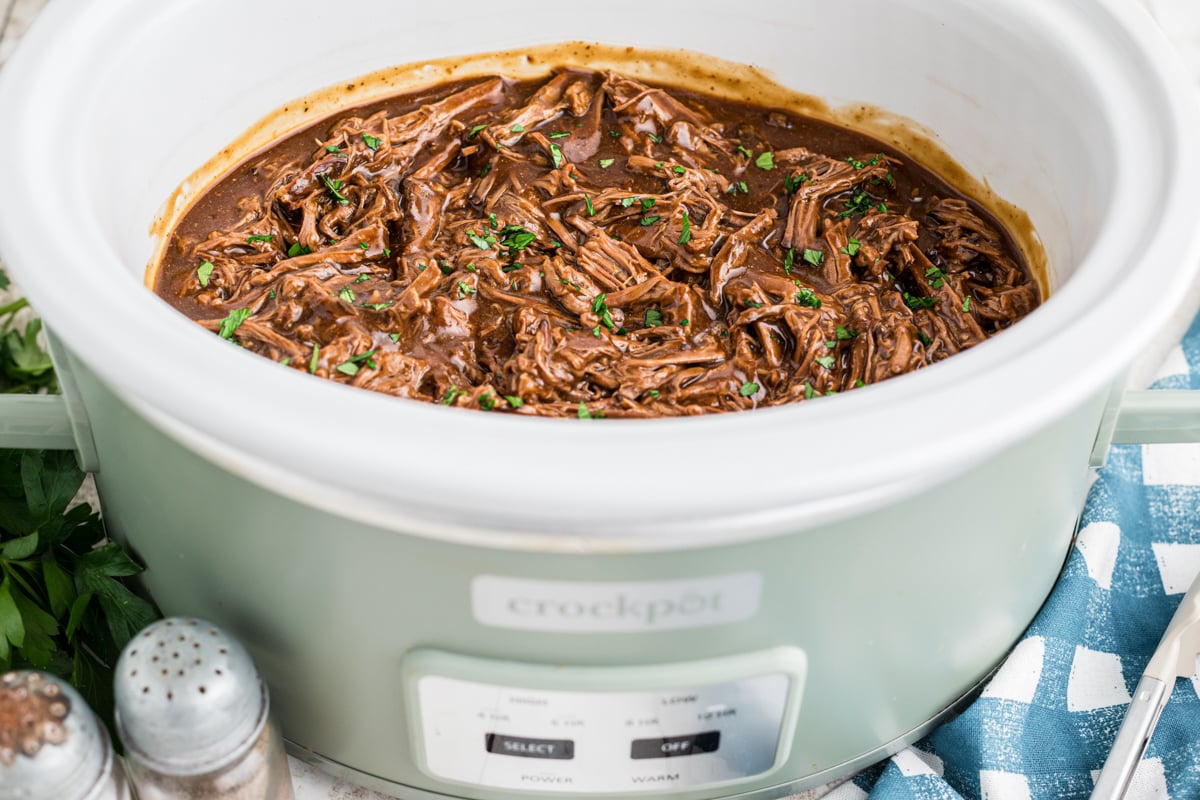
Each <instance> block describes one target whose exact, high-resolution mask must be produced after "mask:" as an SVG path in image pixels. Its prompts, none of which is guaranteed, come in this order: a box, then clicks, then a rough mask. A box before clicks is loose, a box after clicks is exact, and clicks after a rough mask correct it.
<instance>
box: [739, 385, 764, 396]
mask: <svg viewBox="0 0 1200 800" xmlns="http://www.w3.org/2000/svg"><path fill="white" fill-rule="evenodd" d="M758 388H759V387H758V384H757V383H754V382H753V381H746V382H745V383H743V384H742V388H740V389H738V394H740V395H741V396H742V397H750V396H751V395H755V394H758Z"/></svg>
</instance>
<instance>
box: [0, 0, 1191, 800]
mask: <svg viewBox="0 0 1200 800" xmlns="http://www.w3.org/2000/svg"><path fill="white" fill-rule="evenodd" d="M569 41H594V42H604V43H609V44H618V45H631V46H635V47H639V48H649V49H659V50H661V49H675V48H685V49H687V50H689V51H695V52H698V53H704V54H708V55H711V56H713V57H717V58H722V59H727V60H729V61H733V62H738V63H744V64H750V65H752V66H753V67H754V68H756V69H759V70H762V71H763V73H765V74H770V75H772V76H774V77H775V78H776V79H777V80H779V81H781V82H782V83H784V84H786V85H788V86H791V87H794V88H796V89H798V90H801V91H803V92H806V93H808V94H811V95H813V96H815V97H818V98H820V99H821V100H822V101H823V102H824V103H826V104H827V105H828V107H830V108H831V109H835V110H836V109H843V110H846V111H847V113H851V112H853V111H854V110H855V109H861V108H866V107H872V108H882V109H886V111H887V112H888V113H889V114H891V115H894V117H893V118H894V119H895V120H904V121H906V122H905V123H904V124H906V125H911V126H912V127H914V128H918V127H919V128H920V129H921V130H925V131H927V132H932V133H929V134H928V135H930V136H933V137H934V138H935V140H936V142H937V144H938V145H939V146H940V147H942V148H943V149H944V150H946V151H947V152H948V153H949V154H950V155H951V156H953V158H955V159H956V160H957V161H958V162H959V163H960V164H961V165H962V166H963V167H964V168H965V169H966V170H967V171H968V172H970V173H971V174H973V175H976V176H978V177H979V178H980V179H981V180H983V181H984V182H986V184H987V185H988V187H990V189H991V190H992V191H994V192H995V193H996V195H997V196H999V197H1002V198H1004V199H1006V200H1008V201H1011V202H1012V203H1014V204H1016V205H1017V206H1018V207H1020V208H1022V209H1024V210H1025V211H1026V212H1027V213H1028V214H1029V216H1030V218H1031V219H1032V221H1033V223H1034V225H1035V227H1036V229H1037V231H1038V233H1039V235H1040V237H1041V241H1042V244H1043V246H1044V248H1045V251H1046V254H1047V256H1048V264H1049V274H1048V280H1049V282H1050V284H1051V286H1052V292H1051V295H1050V297H1049V299H1048V301H1047V302H1046V303H1045V304H1044V305H1043V306H1042V307H1041V308H1040V309H1039V310H1038V311H1036V312H1035V313H1034V314H1033V315H1031V316H1030V317H1029V318H1028V319H1026V320H1024V321H1022V322H1021V323H1020V324H1018V325H1016V326H1015V327H1013V328H1012V329H1011V330H1009V331H1006V332H1004V333H1003V334H1002V335H1000V336H998V337H996V338H994V339H992V340H989V341H987V342H985V343H984V344H982V345H980V346H979V347H977V348H975V349H973V350H971V351H970V352H968V353H965V354H962V355H960V356H956V357H955V358H953V359H950V360H949V361H947V362H944V363H941V364H938V365H936V366H934V367H931V368H929V369H927V370H923V371H921V372H919V373H916V374H912V375H908V376H904V377H900V378H897V379H894V380H891V381H888V382H886V383H884V384H881V385H878V386H872V387H868V388H866V389H863V390H859V391H856V392H853V393H850V394H849V395H846V396H841V397H838V398H836V399H830V400H822V401H820V402H814V403H801V404H799V405H797V406H793V407H786V408H778V409H771V410H764V411H756V412H749V413H741V414H734V415H727V416H720V417H714V418H708V419H690V420H657V421H653V420H652V421H629V422H622V421H617V420H611V421H604V422H596V421H590V422H585V421H578V420H570V421H565V420H529V419H513V418H498V417H495V416H489V415H484V414H477V413H469V412H458V411H454V410H448V409H443V408H437V407H431V406H426V405H423V404H419V403H410V402H405V401H398V400H395V399H392V398H387V397H382V396H377V395H374V394H371V393H368V392H360V391H357V390H353V389H350V388H347V387H344V386H339V385H335V384H332V383H328V382H323V381H319V380H313V379H311V378H309V377H308V376H304V375H300V374H297V373H295V372H291V371H287V370H280V369H278V368H276V367H275V366H274V365H272V364H270V363H269V362H266V361H265V360H262V359H258V358H256V357H254V356H251V355H249V354H246V353H243V352H239V350H238V348H235V347H231V346H228V345H227V344H226V343H223V342H220V341H218V340H217V339H216V338H215V337H213V336H211V334H209V333H207V332H205V331H203V330H201V329H200V328H199V327H198V326H195V325H194V324H193V323H191V322H189V321H188V320H186V319H184V318H183V317H181V316H179V315H177V314H176V313H175V312H173V311H172V310H171V309H169V308H168V307H167V306H166V305H165V304H164V303H162V302H161V301H160V300H159V299H158V298H156V297H155V296H154V295H153V294H152V293H151V292H150V291H149V290H147V289H146V288H145V286H144V285H143V275H144V272H145V269H146V265H147V262H148V261H149V260H150V259H151V257H152V255H153V253H154V249H155V246H156V243H157V241H158V238H159V237H160V236H162V235H163V233H164V232H165V226H166V224H168V222H169V220H170V219H172V218H173V216H174V215H175V214H177V213H178V211H179V210H180V208H182V206H183V205H185V204H186V202H187V200H188V199H189V198H190V197H192V196H194V195H195V193H196V192H197V191H199V190H200V189H201V188H202V186H200V185H199V184H198V182H197V181H195V180H192V181H190V182H189V181H186V180H185V179H187V177H188V176H189V175H193V174H202V172H201V173H197V170H199V169H201V167H203V165H205V164H206V163H209V160H210V158H212V157H213V156H214V154H217V155H218V157H219V158H224V159H225V162H224V163H228V162H229V159H231V158H234V157H236V156H237V155H241V154H243V153H245V152H248V151H249V150H251V149H253V147H255V146H257V145H258V144H261V143H262V142H264V141H266V140H267V139H269V138H270V137H271V136H273V135H274V134H276V133H280V132H282V127H281V126H285V125H295V124H297V123H298V122H299V121H303V120H305V119H310V120H311V119H315V118H318V117H319V116H321V115H323V113H324V112H325V111H326V110H327V109H328V107H329V103H332V102H334V101H335V100H337V99H339V98H338V95H339V94H343V93H345V95H346V97H353V98H360V97H362V96H363V95H362V94H361V92H363V91H366V92H368V93H369V92H383V91H386V90H387V89H388V88H389V85H390V84H389V81H401V82H403V81H414V80H419V79H423V78H429V79H431V80H432V79H436V78H437V76H438V75H439V74H440V73H439V70H440V69H445V65H446V64H447V63H452V62H447V61H446V59H452V60H453V59H465V58H466V57H467V56H469V55H471V54H475V53H481V52H492V51H499V50H512V49H514V48H515V49H520V48H528V47H532V46H534V45H540V44H546V43H553V42H569ZM1169 52H1170V48H1169V47H1168V45H1167V44H1166V42H1165V41H1164V40H1163V38H1162V37H1161V34H1160V33H1158V31H1157V30H1156V29H1155V27H1154V25H1153V23H1152V22H1151V20H1150V19H1149V18H1148V17H1147V16H1146V15H1145V13H1144V12H1143V11H1141V10H1140V9H1139V8H1138V7H1136V6H1135V5H1134V4H1132V3H1129V2H1125V0H992V1H991V2H988V3H977V2H970V0H938V2H927V1H922V0H887V1H886V2H885V1H884V0H846V2H841V3H815V2H803V3H785V2H766V1H763V2H753V3H741V4H730V3H723V2H716V0H696V2H693V3H691V4H689V5H688V7H687V8H686V9H683V8H680V7H678V6H676V5H673V4H646V3H640V2H633V1H632V0H610V2H607V3H605V4H603V6H598V7H594V8H589V9H586V11H585V10H583V9H576V8H574V7H571V8H567V7H550V6H546V5H543V4H538V3H534V2H532V1H531V0H514V2H510V3H506V4H504V5H502V6H497V5H496V4H492V3H483V2H473V1H472V0H464V1H463V2H459V3H454V4H399V3H392V4H376V5H373V6H369V7H364V8H362V9H358V10H356V11H355V12H354V15H353V16H352V17H348V16H347V12H346V11H345V9H344V8H343V7H340V6H338V5H337V4H331V3H327V2H316V1H315V0H259V1H258V2H255V3H252V4H247V3H237V2H233V0H178V1H177V2H172V3H156V2H150V0H108V1H107V2H104V3H89V2H86V0H57V1H56V2H55V3H53V4H51V6H50V7H49V8H48V9H47V10H46V11H45V13H44V14H43V15H42V17H41V18H40V19H39V20H38V22H37V23H36V25H35V26H34V28H33V29H32V30H31V31H30V32H29V34H28V35H27V37H26V40H25V42H24V43H23V45H22V48H21V49H20V51H19V52H18V53H17V54H16V56H15V57H14V58H13V59H12V61H11V62H10V63H9V65H8V67H7V68H6V69H5V71H4V73H3V74H2V75H0V109H2V114H0V174H3V176H4V179H3V181H0V209H2V211H0V253H2V254H3V256H4V258H5V259H6V260H7V261H8V263H9V265H10V267H11V269H12V272H13V274H14V276H15V278H16V280H17V282H18V283H19V284H20V286H21V287H22V289H23V290H24V291H25V292H26V293H27V294H28V296H29V297H30V299H31V301H32V302H33V304H34V306H35V307H36V308H37V309H38V310H39V311H40V313H41V314H42V315H43V316H44V318H45V320H46V322H47V325H48V327H49V329H50V330H51V332H52V341H51V344H52V346H53V350H54V355H55V360H56V365H57V367H58V370H59V373H60V376H61V382H62V385H63V395H62V396H61V397H55V398H24V399H20V400H12V401H9V402H8V403H7V404H6V407H5V408H4V409H3V411H2V412H0V413H2V414H3V415H4V417H5V420H6V421H5V424H4V431H3V433H4V435H3V443H4V444H7V445H17V446H43V447H59V448H71V449H74V450H76V451H77V453H78V454H79V458H80V461H81V463H82V464H83V465H84V466H85V467H86V468H88V469H91V470H94V471H95V472H96V476H97V482H98V486H99V490H100V493H101V498H102V501H103V505H104V511H105V515H106V520H107V524H108V528H109V531H110V532H111V533H112V535H113V536H115V537H117V538H119V539H120V540H122V541H123V542H125V543H126V544H127V545H128V546H129V547H131V548H132V549H133V550H134V551H135V552H136V554H137V556H138V557H139V558H140V559H141V560H142V561H144V563H145V564H146V565H147V567H148V569H147V572H146V573H145V588H146V590H147V591H148V592H149V593H150V594H151V595H152V596H153V597H154V598H155V599H156V600H157V602H158V603H159V605H160V606H161V607H162V609H163V610H164V612H166V613H169V614H189V615H199V616H203V617H207V618H210V619H212V620H214V621H215V622H218V623H219V624H221V625H222V626H223V627H225V628H227V629H228V630H230V631H232V632H234V633H236V634H237V635H238V636H239V637H240V638H241V639H243V640H244V641H245V642H246V643H247V644H248V646H249V648H250V650H251V652H252V654H253V656H254V658H255V660H256V661H257V663H258V665H259V667H260V669H261V671H262V672H263V674H264V675H265V676H266V678H267V679H268V681H269V683H270V686H271V691H272V696H273V697H274V698H275V707H276V708H277V709H278V711H279V713H280V717H281V722H282V726H283V729H284V731H285V734H286V735H287V737H288V738H289V740H290V742H291V747H292V751H293V753H295V754H297V755H299V756H301V757H302V758H305V759H308V760H310V761H312V762H314V763H318V764H320V765H322V766H323V767H324V768H326V769H329V770H332V771H335V772H340V773H344V774H346V775H348V776H350V777H351V778H352V779H353V780H355V781H357V782H360V783H363V784H366V785H368V786H372V787H374V788H377V789H380V790H383V791H386V792H391V793H394V794H397V795H399V796H404V797H430V798H432V797H444V796H449V797H459V798H488V799H489V800H492V799H495V800H503V799H504V798H517V797H529V796H531V795H539V796H541V795H545V796H549V797H565V796H569V795H575V794H586V795H590V796H593V797H614V798H615V797H630V796H635V797H636V796H640V795H645V794H666V795H670V796H673V797H680V798H696V799H697V800H699V798H716V797H733V796H739V797H764V798H765V797H777V796H781V795H783V794H786V793H788V792H791V791H795V790H798V789H803V788H805V787H808V786H813V785H817V784H820V783H823V782H826V781H829V780H831V779H833V778H836V777H838V776H843V775H846V774H849V773H850V772H852V771H854V770H855V769H857V768H859V767H861V766H863V765H865V764H867V763H870V762H872V761H874V760H877V759H879V758H881V757H883V756H885V755H886V754H888V753H891V752H894V751H896V750H897V749H899V748H900V747H902V746H903V745H904V744H905V743H908V742H911V741H913V740H915V739H916V738H917V737H919V736H920V735H921V734H922V733H923V732H924V731H926V730H928V729H929V728H930V727H931V726H932V725H933V724H934V723H935V722H936V721H937V720H938V719H939V718H940V716H941V715H943V714H944V713H946V712H947V711H948V710H950V709H952V708H953V707H954V705H955V704H956V702H957V701H959V700H960V699H961V698H963V697H964V696H966V695H969V694H970V692H971V691H972V689H973V687H976V686H977V685H978V684H979V682H980V681H981V680H983V679H984V678H985V676H987V675H988V673H989V671H990V670H991V669H993V667H994V666H995V665H996V663H997V662H998V661H999V660H1000V659H1001V658H1002V657H1003V655H1004V654H1005V652H1006V651H1007V650H1008V648H1009V647H1010V646H1011V645H1012V643H1013V642H1014V641H1015V640H1016V639H1017V638H1018V637H1019V635H1020V633H1021V632H1022V630H1023V629H1024V628H1025V626H1026V625H1027V624H1028V622H1029V621H1030V620H1031V619H1032V617H1033V616H1034V614H1035V612H1036V611H1037V609H1038V607H1039V605H1040V604H1041V603H1042V601H1043V600H1044V599H1045V597H1046V596H1047V594H1048V593H1049V591H1050V589H1051V587H1052V586H1053V584H1054V581H1055V579H1056V577H1057V575H1058V573H1059V570H1060V568H1061V565H1062V563H1063V560H1064V558H1065V556H1066V553H1067V550H1068V547H1069V546H1070V543H1071V541H1072V535H1073V532H1074V529H1075V524H1076V519H1077V515H1078V513H1079V510H1080V507H1081V505H1082V501H1083V496H1084V492H1085V489H1086V485H1087V477H1088V467H1089V463H1094V462H1096V461H1098V460H1100V459H1101V458H1102V457H1103V453H1104V451H1105V450H1106V449H1107V446H1108V444H1109V443H1110V442H1111V441H1113V440H1118V441H1131V440H1135V441H1136V440H1151V439H1159V440H1161V439H1172V438H1196V437H1197V436H1200V430H1198V429H1200V403H1197V401H1196V400H1195V399H1194V398H1192V397H1190V396H1188V395H1187V394H1186V393H1183V394H1175V393H1161V394H1160V393H1155V394H1154V395H1145V394H1140V393H1136V392H1126V391H1124V390H1125V387H1126V386H1127V385H1128V380H1129V379H1128V370H1129V367H1130V365H1131V364H1133V363H1134V362H1135V360H1136V359H1138V358H1139V356H1144V355H1145V354H1146V353H1147V352H1148V351H1150V350H1152V349H1153V348H1155V347H1157V346H1158V345H1159V343H1161V342H1163V341H1166V340H1169V339H1170V338H1171V337H1172V336H1174V335H1176V334H1177V333H1178V332H1179V331H1180V330H1181V327H1180V326H1179V324H1180V322H1181V321H1182V320H1184V319H1186V318H1188V317H1190V315H1191V314H1193V313H1194V312H1195V310H1196V307H1197V298H1196V293H1195V290H1194V289H1195V284H1196V273H1197V271H1198V267H1200V225H1198V224H1197V221H1198V220H1200V195H1197V193H1196V191H1195V186H1196V185H1197V181H1198V179H1200V151H1197V149H1196V147H1195V146H1194V143H1193V140H1194V137H1195V136H1196V134H1197V131H1198V130H1200V126H1198V122H1200V115H1198V113H1197V108H1196V103H1195V99H1194V97H1193V93H1192V89H1191V87H1190V85H1189V84H1188V82H1187V80H1186V78H1185V77H1183V75H1182V74H1181V71H1180V70H1179V69H1178V68H1177V65H1176V64H1174V63H1173V62H1172V60H1171V57H1170V55H1169ZM403 64H408V65H413V66H408V67H401V68H396V69H391V70H390V71H386V70H389V68H392V67H395V65H403ZM437 65H441V66H440V67H439V66H437ZM641 69H642V70H643V72H649V73H652V72H653V70H654V65H653V63H646V64H643V65H642V67H641ZM380 70H385V71H384V72H382V73H380V74H381V75H382V77H381V78H379V79H378V80H376V81H374V82H371V81H368V82H367V88H366V89H364V88H363V87H362V86H358V83H359V76H362V75H366V74H369V73H375V72H378V71H380ZM350 84H355V86H356V87H357V88H345V87H349V86H350ZM326 87H343V89H328V88H326ZM322 89H325V91H318V90H322ZM355 92H358V93H355ZM306 96H307V97H309V100H308V101H300V102H297V101H296V98H302V97H306ZM346 97H343V98H341V99H346ZM283 106H289V107H290V108H289V112H288V114H287V115H284V116H279V115H275V116H267V117H264V115H265V114H266V113H267V112H268V111H270V110H271V109H274V108H279V107H283ZM247 131H248V133H247ZM239 137H240V138H239ZM231 142H233V143H234V144H230V143H231ZM181 181H184V184H183V185H182V186H180V182H181ZM164 203H165V205H164ZM6 400H7V398H6Z"/></svg>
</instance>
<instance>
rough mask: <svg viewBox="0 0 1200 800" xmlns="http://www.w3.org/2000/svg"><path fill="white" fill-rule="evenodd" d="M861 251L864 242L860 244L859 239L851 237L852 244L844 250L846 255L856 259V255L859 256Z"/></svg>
mask: <svg viewBox="0 0 1200 800" xmlns="http://www.w3.org/2000/svg"><path fill="white" fill-rule="evenodd" d="M861 249H862V242H860V241H859V240H858V239H855V238H854V237H853V236H851V237H850V242H849V243H848V244H847V245H846V246H845V247H843V248H842V252H843V253H845V254H846V255H848V256H850V257H851V258H854V257H855V256H856V255H858V251H859V250H861Z"/></svg>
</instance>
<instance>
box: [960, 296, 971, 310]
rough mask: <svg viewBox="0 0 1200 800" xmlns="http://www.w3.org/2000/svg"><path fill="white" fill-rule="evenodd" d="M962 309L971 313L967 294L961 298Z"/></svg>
mask: <svg viewBox="0 0 1200 800" xmlns="http://www.w3.org/2000/svg"><path fill="white" fill-rule="evenodd" d="M962 309H963V313H964V314H970V313H971V298H970V297H969V296H968V297H964V298H963V305H962Z"/></svg>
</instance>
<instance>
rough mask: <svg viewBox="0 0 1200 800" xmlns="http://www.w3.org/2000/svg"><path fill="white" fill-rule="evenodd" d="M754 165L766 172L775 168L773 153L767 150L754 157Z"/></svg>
mask: <svg viewBox="0 0 1200 800" xmlns="http://www.w3.org/2000/svg"><path fill="white" fill-rule="evenodd" d="M754 166H756V167H758V168H759V169H761V170H766V171H768V172H769V171H770V170H773V169H775V154H774V153H772V152H771V151H770V150H768V151H767V152H765V153H763V154H762V155H760V156H759V157H758V158H756V159H754Z"/></svg>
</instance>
